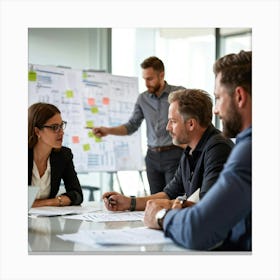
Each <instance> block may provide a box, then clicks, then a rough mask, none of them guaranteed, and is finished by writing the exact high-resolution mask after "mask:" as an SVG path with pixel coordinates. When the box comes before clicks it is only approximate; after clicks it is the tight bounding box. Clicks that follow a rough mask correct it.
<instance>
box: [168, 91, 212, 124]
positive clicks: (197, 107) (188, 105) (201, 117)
mask: <svg viewBox="0 0 280 280" xmlns="http://www.w3.org/2000/svg"><path fill="white" fill-rule="evenodd" d="M175 101H177V102H178V105H179V113H180V114H181V115H182V116H183V118H184V120H185V121H186V120H188V119H189V118H194V119H196V120H197V121H198V123H199V124H200V125H201V126H202V127H207V126H209V125H210V124H211V122H212V116H213V102H212V99H211V97H210V95H209V94H208V93H207V92H206V91H204V90H202V89H179V90H176V91H173V92H171V93H170V94H169V96H168V102H169V103H172V102H175Z"/></svg>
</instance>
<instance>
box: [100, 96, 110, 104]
mask: <svg viewBox="0 0 280 280" xmlns="http://www.w3.org/2000/svg"><path fill="white" fill-rule="evenodd" d="M102 103H103V105H109V103H110V98H109V97H103V99H102Z"/></svg>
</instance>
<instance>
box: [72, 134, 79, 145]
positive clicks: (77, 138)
mask: <svg viewBox="0 0 280 280" xmlns="http://www.w3.org/2000/svg"><path fill="white" fill-rule="evenodd" d="M72 142H73V143H74V144H77V143H80V137H79V136H72Z"/></svg>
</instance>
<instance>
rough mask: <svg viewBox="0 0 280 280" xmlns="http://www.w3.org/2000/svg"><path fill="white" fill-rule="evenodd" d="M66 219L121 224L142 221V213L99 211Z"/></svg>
mask: <svg viewBox="0 0 280 280" xmlns="http://www.w3.org/2000/svg"><path fill="white" fill-rule="evenodd" d="M65 218H67V219H77V220H84V221H90V222H115V221H117V222H123V221H143V219H144V211H133V212H130V211H125V212H113V211H101V212H94V213H84V214H81V215H71V216H66V217H65Z"/></svg>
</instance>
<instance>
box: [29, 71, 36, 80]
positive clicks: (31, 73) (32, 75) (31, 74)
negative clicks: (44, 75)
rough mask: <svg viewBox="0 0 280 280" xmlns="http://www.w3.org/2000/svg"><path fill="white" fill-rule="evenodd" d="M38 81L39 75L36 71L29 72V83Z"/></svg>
mask: <svg viewBox="0 0 280 280" xmlns="http://www.w3.org/2000/svg"><path fill="white" fill-rule="evenodd" d="M36 80H37V74H36V72H34V71H29V72H28V81H31V82H35V81H36Z"/></svg>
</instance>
